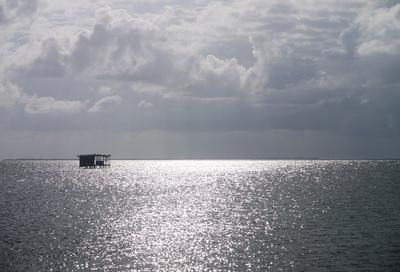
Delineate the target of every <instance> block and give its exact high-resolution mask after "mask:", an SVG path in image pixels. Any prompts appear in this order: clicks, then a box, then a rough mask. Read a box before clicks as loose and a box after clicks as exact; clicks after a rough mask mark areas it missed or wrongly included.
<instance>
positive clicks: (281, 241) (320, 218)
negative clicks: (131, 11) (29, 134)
mask: <svg viewBox="0 0 400 272" xmlns="http://www.w3.org/2000/svg"><path fill="white" fill-rule="evenodd" d="M80 270H81V271H400V161H235V160H232V161H206V160H204V161H113V162H112V167H111V168H110V169H95V170H93V169H91V170H86V169H79V168H78V162H77V161H2V162H0V271H80Z"/></svg>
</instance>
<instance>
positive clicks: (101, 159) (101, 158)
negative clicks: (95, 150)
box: [78, 154, 111, 168]
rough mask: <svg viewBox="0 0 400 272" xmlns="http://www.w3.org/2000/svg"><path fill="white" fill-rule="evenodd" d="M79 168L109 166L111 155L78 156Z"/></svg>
mask: <svg viewBox="0 0 400 272" xmlns="http://www.w3.org/2000/svg"><path fill="white" fill-rule="evenodd" d="M78 158H79V167H83V168H97V167H98V168H106V167H110V166H111V155H109V154H108V155H105V154H85V155H78Z"/></svg>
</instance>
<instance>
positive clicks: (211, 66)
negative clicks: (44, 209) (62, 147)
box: [0, 0, 400, 157]
mask: <svg viewBox="0 0 400 272" xmlns="http://www.w3.org/2000/svg"><path fill="white" fill-rule="evenodd" d="M93 11H95V12H93ZM18 18H24V20H19V19H18ZM0 27H1V28H3V30H4V31H3V33H4V34H2V36H1V37H0V39H1V41H2V43H1V44H2V46H1V50H0V60H1V61H0V63H1V64H0V94H1V101H0V112H1V114H2V116H3V117H2V118H1V119H0V129H1V130H3V131H4V132H6V133H8V134H13V133H16V132H18V131H25V132H26V131H31V133H47V134H51V133H56V132H57V131H63V132H64V133H65V135H67V134H68V133H74V132H75V131H82V134H84V133H83V132H85V133H89V134H90V133H95V132H97V133H98V132H99V131H103V132H107V134H108V135H110V136H109V137H110V139H112V138H113V136H112V135H114V136H115V137H120V136H119V135H131V134H132V133H133V134H135V133H136V134H137V135H139V134H143V133H150V134H154V133H156V134H157V133H158V134H157V135H158V136H157V137H158V138H157V137H156V138H157V140H155V141H157V143H159V142H160V141H161V142H162V139H163V137H162V136H160V135H164V136H165V137H166V138H168V137H170V135H171V133H177V134H179V135H180V136H179V137H183V138H186V137H187V138H191V139H194V138H196V136H194V134H195V135H197V136H198V135H205V134H207V135H209V140H210V144H209V145H210V146H216V145H218V144H217V142H218V140H216V139H219V138H220V137H221V135H222V134H226V135H228V134H229V135H231V136H227V139H226V142H227V146H231V145H232V146H237V143H238V142H239V143H240V141H239V140H238V138H237V137H236V136H232V135H233V134H235V133H244V134H246V135H248V137H249V138H257V139H258V142H257V143H258V145H259V146H264V147H267V146H271V141H277V140H276V138H274V137H265V138H266V139H267V138H269V140H268V139H267V140H265V141H263V140H262V138H263V137H259V136H260V135H270V134H271V135H272V134H273V135H278V134H281V135H285V136H284V137H283V138H284V139H286V145H288V143H289V142H290V144H291V143H292V142H297V144H298V145H300V147H301V145H305V143H304V142H306V141H307V140H304V139H303V140H302V141H303V144H302V141H301V140H299V137H304V136H299V135H304V134H307V138H308V139H313V138H314V139H332V138H335V139H339V138H340V139H342V140H340V141H339V140H337V141H336V143H335V141H330V142H331V144H330V145H331V146H330V147H329V148H327V147H326V146H325V145H326V144H329V141H328V143H326V142H324V141H323V143H322V142H321V144H320V145H319V146H318V145H316V146H315V147H310V148H311V152H305V151H304V149H302V148H300V147H299V148H292V150H295V151H293V152H292V153H291V152H290V150H289V151H284V152H282V154H280V153H279V150H276V151H273V152H272V153H273V154H276V156H279V155H282V156H292V155H293V156H302V155H307V156H308V155H318V156H319V155H320V156H327V157H329V156H331V155H332V154H333V153H329V152H331V151H327V150H335V146H336V147H337V145H340V142H342V143H344V142H348V143H351V142H353V143H354V144H355V145H356V143H357V142H364V143H365V146H370V145H373V144H375V143H380V144H379V146H380V147H378V148H376V149H373V150H372V149H371V150H370V151H371V152H370V153H368V152H366V153H365V154H362V152H361V153H360V151H359V150H354V151H352V152H350V153H346V152H345V153H343V156H361V155H363V156H372V157H373V156H386V155H387V156H397V155H400V153H396V152H398V151H400V150H399V149H400V148H399V145H398V144H395V146H393V139H394V138H395V137H397V136H398V134H399V128H400V110H399V109H398V105H399V102H400V95H399V87H400V77H399V76H398V75H399V74H400V54H399V52H400V35H399V33H400V4H399V3H398V2H397V1H361V0H353V1H323V2H321V1H314V0H311V1H305V0H304V1H283V2H282V1H260V0H246V1H193V2H190V3H186V2H184V1H178V0H174V1H157V0H155V1H146V2H145V1H111V0H110V1H105V0H104V1H100V0H99V1H90V2H87V3H84V4H79V3H78V1H52V2H45V1H42V2H39V1H22V0H20V1H2V2H0ZM55 120H58V121H55ZM166 135H169V136H166ZM185 135H186V136H185ZM216 135H219V136H216ZM82 137H83V136H82ZM239 138H240V137H239ZM230 139H231V140H230ZM357 139H358V140H357ZM360 139H363V140H360ZM385 139H386V140H385ZM214 140H215V143H214V144H213V143H212V142H213V141H214ZM110 141H112V140H110ZM130 141H133V140H129V139H128V140H127V139H125V142H126V143H127V144H128V143H130ZM142 141H144V142H146V141H145V140H142ZM229 141H230V143H229V144H228V142H229ZM242 141H243V139H242ZM315 142H318V141H317V140H316V141H315ZM385 142H387V144H385ZM233 143H235V144H233ZM148 144H149V146H154V143H153V142H151V143H148ZM280 144H281V145H285V141H283V143H280ZM272 145H273V144H272ZM390 145H391V146H392V148H393V149H392V150H394V151H395V152H394V153H393V152H388V151H387V150H388V149H389V148H388V146H390ZM176 148H178V147H176ZM206 149H207V148H206ZM227 149H228V148H227ZM261 149H263V148H261ZM339 149H340V148H339ZM360 149H362V148H360ZM9 150H10V149H9ZM210 150H212V148H210ZM248 150H252V149H251V148H248ZM263 150H264V151H263V153H262V154H264V155H262V154H257V156H265V157H269V154H270V153H269V151H268V148H265V149H263ZM282 150H286V149H285V148H284V146H282ZM302 150H303V151H302ZM270 151H271V150H270ZM149 152H150V153H151V152H153V151H151V150H149ZM154 152H155V153H157V152H156V151H154ZM193 152H194V153H195V154H197V153H198V151H188V154H186V156H188V157H190V156H191V154H193ZM196 152H197V153H196ZM210 152H211V151H210ZM8 153H10V151H8ZM11 153H12V152H11ZM60 153H62V154H66V153H63V152H60ZM205 153H207V152H205ZM152 154H153V153H152ZM160 154H161V153H160ZM182 154H184V152H183V153H182ZM207 154H208V153H207ZM224 154H225V155H226V156H228V157H229V156H234V155H232V154H230V153H229V152H227V151H226V150H225V151H221V153H220V154H219V156H222V157H223V156H224ZM235 154H239V155H243V157H251V156H252V154H253V155H254V154H255V153H251V152H250V153H249V154H246V152H245V151H243V150H239V149H237V152H236V153H235ZM203 155H204V156H206V154H203ZM209 155H210V156H213V153H212V152H211V153H209ZM239 155H235V156H239ZM333 155H334V156H340V153H338V154H336V153H335V154H333ZM143 156H145V155H143ZM178 157H179V156H178Z"/></svg>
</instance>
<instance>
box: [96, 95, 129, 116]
mask: <svg viewBox="0 0 400 272" xmlns="http://www.w3.org/2000/svg"><path fill="white" fill-rule="evenodd" d="M121 102H122V98H121V97H120V96H117V95H114V96H107V97H103V98H101V99H100V100H99V101H97V102H96V103H95V104H94V105H93V106H92V107H91V108H90V109H88V112H92V113H93V112H102V111H110V110H111V109H113V108H114V107H115V106H116V105H118V104H120V103H121Z"/></svg>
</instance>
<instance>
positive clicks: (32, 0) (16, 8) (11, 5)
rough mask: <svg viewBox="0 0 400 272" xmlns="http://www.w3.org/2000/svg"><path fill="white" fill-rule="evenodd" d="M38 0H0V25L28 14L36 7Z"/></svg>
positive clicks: (34, 10) (35, 9)
mask: <svg viewBox="0 0 400 272" xmlns="http://www.w3.org/2000/svg"><path fill="white" fill-rule="evenodd" d="M38 5H39V1H38V0H1V1H0V26H1V25H3V24H10V23H12V22H14V21H16V20H18V19H20V18H24V17H26V16H30V15H32V14H33V13H35V12H36V11H37V9H38Z"/></svg>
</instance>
